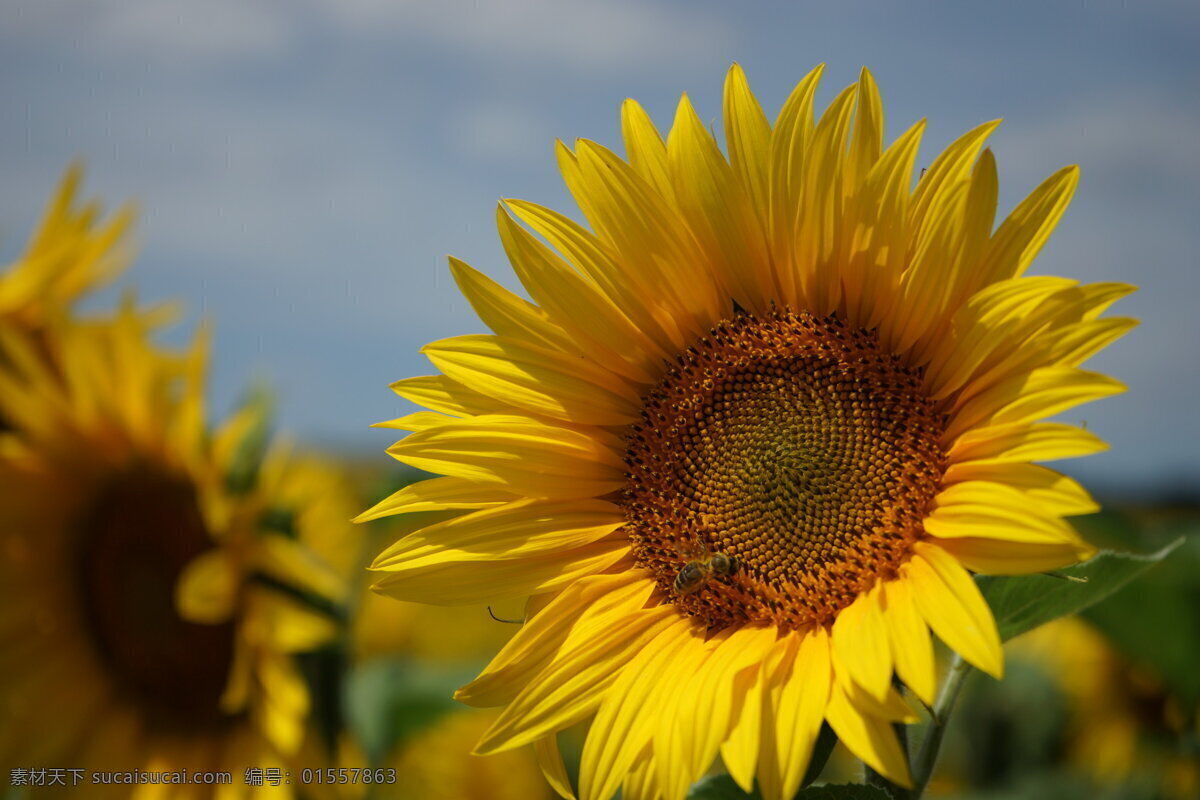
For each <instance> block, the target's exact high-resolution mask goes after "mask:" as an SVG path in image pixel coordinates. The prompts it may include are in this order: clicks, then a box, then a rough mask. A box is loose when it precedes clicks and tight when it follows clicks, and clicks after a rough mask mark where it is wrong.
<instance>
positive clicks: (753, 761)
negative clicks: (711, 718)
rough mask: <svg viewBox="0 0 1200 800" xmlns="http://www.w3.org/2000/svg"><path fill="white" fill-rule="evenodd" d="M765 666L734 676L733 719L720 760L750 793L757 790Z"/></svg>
mask: <svg viewBox="0 0 1200 800" xmlns="http://www.w3.org/2000/svg"><path fill="white" fill-rule="evenodd" d="M762 673H763V670H762V665H761V664H759V665H756V666H754V667H752V668H750V669H747V670H743V671H742V673H741V674H739V675H738V676H736V677H735V679H734V680H735V684H734V697H735V698H741V702H734V704H733V714H734V717H733V720H732V722H731V725H730V728H729V733H728V735H727V736H726V737H725V741H724V742H722V743H721V760H722V761H724V762H725V768H726V769H727V770H729V776H730V777H731V778H733V780H734V782H736V783H737V785H738V786H740V787H742V790H743V791H745V792H746V793H747V794H749V793H750V792H752V791H754V771H755V767H756V766H757V764H758V742H759V733H760V729H761V726H762V704H763V685H762Z"/></svg>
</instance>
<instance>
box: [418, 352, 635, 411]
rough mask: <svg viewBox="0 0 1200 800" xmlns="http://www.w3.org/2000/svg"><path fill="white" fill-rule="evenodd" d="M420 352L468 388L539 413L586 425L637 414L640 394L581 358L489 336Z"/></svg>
mask: <svg viewBox="0 0 1200 800" xmlns="http://www.w3.org/2000/svg"><path fill="white" fill-rule="evenodd" d="M421 352H422V353H424V354H425V355H426V356H428V357H429V360H430V361H432V362H433V364H434V366H436V367H437V368H438V369H440V370H441V371H442V372H444V373H445V374H446V375H448V376H450V377H451V378H453V379H454V380H456V381H458V382H459V383H461V384H463V385H464V386H466V387H468V388H470V389H474V390H475V391H477V392H479V393H480V394H484V395H487V396H488V397H493V398H495V399H496V400H498V401H500V402H501V403H505V404H507V405H511V406H516V407H518V408H522V409H526V410H528V411H532V412H534V413H536V414H541V415H543V416H547V417H552V418H554V419H560V420H563V421H565V422H574V423H578V424H582V425H627V424H629V423H631V422H634V421H636V420H637V418H638V411H639V408H640V403H639V397H638V394H637V392H636V391H634V390H633V389H632V388H630V387H629V386H628V384H624V383H623V382H622V381H620V380H619V379H618V378H617V377H616V376H615V375H613V374H612V373H611V372H609V371H608V370H605V369H603V368H602V367H598V366H595V365H594V364H590V363H588V362H587V361H585V360H582V359H580V358H579V357H577V356H573V355H568V354H566V353H562V352H553V351H550V350H544V349H542V348H539V347H534V346H530V345H526V344H523V343H521V342H519V341H517V340H514V339H509V338H506V337H503V336H488V335H468V336H455V337H453V338H450V339H442V340H440V341H437V342H432V343H430V344H427V345H425V346H424V347H423V348H421Z"/></svg>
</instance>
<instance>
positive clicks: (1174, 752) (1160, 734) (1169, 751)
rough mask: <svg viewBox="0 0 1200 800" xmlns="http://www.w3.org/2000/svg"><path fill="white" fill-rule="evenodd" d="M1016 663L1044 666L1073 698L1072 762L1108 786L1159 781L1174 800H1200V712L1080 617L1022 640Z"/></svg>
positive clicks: (1066, 738) (1067, 739)
mask: <svg viewBox="0 0 1200 800" xmlns="http://www.w3.org/2000/svg"><path fill="white" fill-rule="evenodd" d="M1013 644H1014V647H1013V649H1014V653H1013V655H1014V657H1017V658H1024V659H1027V660H1030V661H1033V662H1035V663H1037V664H1039V665H1041V666H1042V667H1043V668H1044V669H1045V671H1046V673H1047V676H1048V677H1049V678H1051V679H1052V680H1054V681H1055V682H1056V683H1057V684H1058V686H1059V689H1060V690H1061V691H1062V692H1063V694H1064V695H1065V696H1066V698H1067V706H1068V712H1069V719H1068V723H1067V726H1068V727H1067V730H1066V731H1065V732H1064V734H1063V737H1062V738H1063V742H1064V744H1065V746H1066V751H1067V755H1068V757H1069V758H1070V760H1071V762H1072V763H1073V764H1074V765H1075V766H1076V767H1077V768H1078V769H1080V770H1082V771H1084V772H1087V773H1089V774H1091V775H1092V776H1094V777H1095V778H1096V779H1097V780H1099V781H1102V782H1104V783H1109V784H1111V783H1129V782H1132V781H1138V780H1147V779H1149V780H1151V781H1153V782H1154V783H1157V784H1158V785H1159V786H1160V791H1161V792H1162V793H1163V795H1164V796H1166V797H1177V798H1181V800H1182V798H1187V797H1196V796H1197V795H1198V794H1200V763H1197V761H1196V759H1195V758H1194V754H1192V753H1188V752H1187V748H1186V746H1185V742H1186V741H1187V740H1188V739H1189V738H1190V739H1192V740H1193V741H1200V708H1190V709H1189V708H1188V707H1187V706H1186V705H1185V704H1184V703H1183V702H1181V701H1180V699H1179V697H1177V696H1175V695H1174V694H1173V693H1172V692H1171V691H1169V689H1168V688H1167V687H1166V686H1164V685H1163V682H1162V680H1161V679H1160V678H1158V677H1157V676H1156V675H1154V674H1153V673H1152V672H1151V671H1149V670H1147V669H1146V668H1144V667H1139V666H1138V665H1135V664H1132V663H1130V662H1129V660H1128V659H1126V658H1124V657H1123V656H1122V655H1121V654H1120V653H1118V652H1117V651H1116V650H1115V649H1114V648H1113V646H1112V645H1111V644H1110V643H1109V642H1108V640H1107V639H1105V637H1104V635H1103V634H1101V633H1100V632H1099V631H1097V630H1096V629H1095V628H1093V627H1092V626H1091V625H1089V624H1088V623H1087V622H1085V621H1084V620H1082V619H1080V618H1078V617H1067V618H1064V619H1059V620H1055V621H1054V622H1052V623H1050V624H1049V625H1043V626H1042V627H1040V628H1038V629H1037V630H1034V631H1031V632H1029V633H1028V634H1026V635H1024V636H1022V637H1021V638H1019V639H1017V640H1016V641H1015V642H1014V643H1013Z"/></svg>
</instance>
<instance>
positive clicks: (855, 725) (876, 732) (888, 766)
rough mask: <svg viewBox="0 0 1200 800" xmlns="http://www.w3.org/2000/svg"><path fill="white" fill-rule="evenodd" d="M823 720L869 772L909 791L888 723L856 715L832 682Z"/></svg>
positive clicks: (901, 756) (905, 764)
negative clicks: (869, 769) (877, 774)
mask: <svg viewBox="0 0 1200 800" xmlns="http://www.w3.org/2000/svg"><path fill="white" fill-rule="evenodd" d="M825 717H826V719H828V720H829V725H830V727H832V728H833V731H834V733H836V734H837V736H838V739H839V740H841V742H842V744H844V745H846V747H847V748H849V750H850V752H852V753H854V755H856V756H858V757H859V758H860V759H862V760H863V761H864V762H866V763H867V764H868V765H869V766H870V767H871V769H873V770H875V771H876V772H878V773H879V774H880V775H883V776H884V777H886V778H887V779H888V780H889V781H891V782H892V783H895V784H898V785H900V786H904V787H906V788H911V787H912V778H911V777H910V776H909V773H908V762H907V761H906V760H905V758H904V752H903V751H902V750H901V749H900V743H899V742H898V741H897V740H896V734H895V732H894V731H893V730H892V724H891V723H890V722H888V721H886V720H883V719H880V718H878V717H874V716H871V715H869V714H864V713H862V712H861V711H859V710H858V709H857V708H855V707H854V706H853V705H852V704H851V702H850V700H849V699H848V698H847V696H846V694H845V692H844V691H843V689H842V687H841V686H840V685H839V684H838V683H836V682H835V683H834V685H833V688H832V691H831V693H830V696H829V707H828V708H827V709H826V711H825Z"/></svg>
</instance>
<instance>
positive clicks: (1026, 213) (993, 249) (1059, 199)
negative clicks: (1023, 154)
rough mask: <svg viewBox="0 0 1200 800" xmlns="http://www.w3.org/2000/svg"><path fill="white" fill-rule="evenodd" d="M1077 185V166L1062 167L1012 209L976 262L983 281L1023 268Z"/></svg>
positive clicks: (1013, 272)
mask: <svg viewBox="0 0 1200 800" xmlns="http://www.w3.org/2000/svg"><path fill="white" fill-rule="evenodd" d="M1078 185H1079V167H1076V166H1071V167H1063V168H1062V169H1060V170H1059V171H1058V172H1056V173H1054V174H1053V175H1051V176H1050V177H1049V178H1047V179H1046V180H1045V181H1043V182H1042V184H1041V185H1040V186H1039V187H1038V188H1036V189H1034V190H1033V192H1032V193H1030V195H1029V197H1027V198H1025V199H1024V200H1022V201H1021V203H1020V204H1019V205H1018V206H1017V207H1016V208H1015V209H1013V212H1012V213H1011V214H1009V215H1008V218H1007V219H1006V220H1004V222H1003V223H1002V224H1001V225H1000V229H999V230H997V231H996V233H995V235H994V236H992V240H991V242H990V243H989V244H988V249H987V252H986V253H985V255H984V258H983V263H982V265H981V266H980V271H981V273H982V274H983V275H985V276H986V278H987V280H986V283H993V282H995V281H1000V280H1005V279H1008V278H1013V277H1017V276H1019V275H1021V274H1022V273H1024V272H1025V270H1026V268H1028V267H1029V264H1030V263H1031V262H1032V261H1033V259H1034V257H1035V256H1037V254H1038V251H1039V250H1041V249H1042V245H1044V244H1045V243H1046V240H1047V239H1049V238H1050V233H1051V232H1052V231H1053V230H1054V227H1055V226H1056V225H1057V224H1058V220H1059V218H1060V217H1062V214H1063V212H1064V211H1066V209H1067V205H1068V204H1069V203H1070V202H1071V197H1072V196H1073V195H1074V194H1075V187H1076V186H1078ZM985 285H986V284H985Z"/></svg>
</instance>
